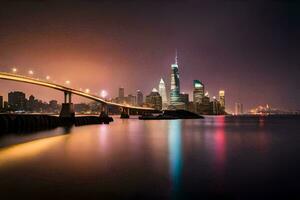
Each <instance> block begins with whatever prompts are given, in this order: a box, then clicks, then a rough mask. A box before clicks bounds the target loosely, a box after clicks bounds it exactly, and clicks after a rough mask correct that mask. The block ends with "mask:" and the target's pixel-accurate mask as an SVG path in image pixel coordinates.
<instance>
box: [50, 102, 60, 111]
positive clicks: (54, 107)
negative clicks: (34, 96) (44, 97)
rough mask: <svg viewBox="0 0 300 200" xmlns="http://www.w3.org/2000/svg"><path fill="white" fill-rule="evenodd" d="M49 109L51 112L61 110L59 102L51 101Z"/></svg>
mask: <svg viewBox="0 0 300 200" xmlns="http://www.w3.org/2000/svg"><path fill="white" fill-rule="evenodd" d="M49 110H50V111H51V112H58V111H59V106H58V102H57V101H56V100H51V101H49Z"/></svg>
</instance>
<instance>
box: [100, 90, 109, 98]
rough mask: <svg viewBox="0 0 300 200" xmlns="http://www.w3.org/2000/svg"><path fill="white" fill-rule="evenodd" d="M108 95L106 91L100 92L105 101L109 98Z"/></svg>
mask: <svg viewBox="0 0 300 200" xmlns="http://www.w3.org/2000/svg"><path fill="white" fill-rule="evenodd" d="M107 95H108V93H107V91H106V90H102V91H101V92H100V96H101V97H102V98H103V99H105V98H106V97H107Z"/></svg>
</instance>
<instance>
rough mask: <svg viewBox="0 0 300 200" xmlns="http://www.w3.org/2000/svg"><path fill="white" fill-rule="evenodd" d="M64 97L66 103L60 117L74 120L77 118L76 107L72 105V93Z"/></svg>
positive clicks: (67, 93)
mask: <svg viewBox="0 0 300 200" xmlns="http://www.w3.org/2000/svg"><path fill="white" fill-rule="evenodd" d="M64 97H65V98H64V100H65V101H64V103H63V104H62V108H61V111H60V114H59V117H61V118H70V119H72V118H74V117H75V111H74V105H73V103H72V94H71V93H70V92H65V93H64Z"/></svg>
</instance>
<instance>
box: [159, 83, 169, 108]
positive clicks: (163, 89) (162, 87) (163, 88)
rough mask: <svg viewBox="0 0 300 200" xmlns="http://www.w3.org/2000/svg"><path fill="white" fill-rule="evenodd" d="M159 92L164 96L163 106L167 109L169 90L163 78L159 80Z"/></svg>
mask: <svg viewBox="0 0 300 200" xmlns="http://www.w3.org/2000/svg"><path fill="white" fill-rule="evenodd" d="M158 92H159V94H160V96H161V98H162V107H163V109H166V108H167V107H168V99H167V90H166V84H165V82H164V80H163V79H162V78H161V79H160V82H159V86H158Z"/></svg>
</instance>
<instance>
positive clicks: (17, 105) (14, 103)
mask: <svg viewBox="0 0 300 200" xmlns="http://www.w3.org/2000/svg"><path fill="white" fill-rule="evenodd" d="M8 104H9V106H10V108H11V109H12V110H25V109H26V98H25V93H23V92H18V91H16V92H10V93H8Z"/></svg>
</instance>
